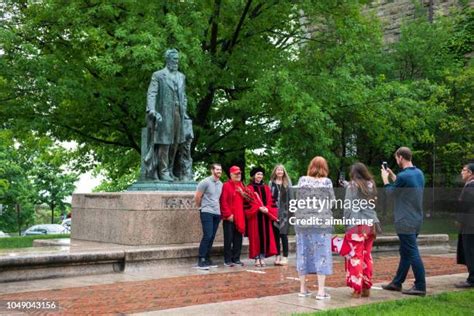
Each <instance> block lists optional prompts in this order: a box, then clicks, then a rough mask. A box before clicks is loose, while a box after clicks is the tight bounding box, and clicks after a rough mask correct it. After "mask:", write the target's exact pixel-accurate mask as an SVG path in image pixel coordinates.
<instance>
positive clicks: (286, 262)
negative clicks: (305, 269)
mask: <svg viewBox="0 0 474 316" xmlns="http://www.w3.org/2000/svg"><path fill="white" fill-rule="evenodd" d="M280 265H281V266H286V265H288V257H281V260H280Z"/></svg>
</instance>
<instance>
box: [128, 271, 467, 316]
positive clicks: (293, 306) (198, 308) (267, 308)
mask: <svg viewBox="0 0 474 316" xmlns="http://www.w3.org/2000/svg"><path fill="white" fill-rule="evenodd" d="M466 278H467V273H461V274H452V275H442V276H433V277H428V278H427V284H428V288H427V291H428V295H434V294H439V293H443V292H450V291H457V290H458V289H456V288H455V287H454V285H453V284H454V283H457V282H459V281H463V280H465V279H466ZM410 282H411V280H408V282H407V284H410ZM381 285H382V283H379V284H375V285H374V287H373V289H372V293H371V294H372V295H371V297H369V298H360V299H354V298H351V297H350V293H351V290H350V289H349V288H347V287H339V288H329V289H328V293H330V294H331V299H330V300H327V301H318V300H316V299H315V298H314V294H313V295H312V297H308V298H300V297H298V296H297V294H296V293H294V294H285V295H277V296H268V297H261V298H252V299H244V300H237V301H230V302H221V303H213V304H204V305H194V306H188V307H181V308H173V309H167V310H161V311H152V312H146V313H137V314H134V315H140V316H152V315H180V316H184V315H246V316H248V315H291V314H293V313H305V312H315V311H323V310H329V309H336V308H343V307H351V306H360V305H365V304H372V303H377V302H383V301H392V300H398V299H405V298H413V296H409V295H403V294H401V293H398V292H390V291H384V290H382V288H381Z"/></svg>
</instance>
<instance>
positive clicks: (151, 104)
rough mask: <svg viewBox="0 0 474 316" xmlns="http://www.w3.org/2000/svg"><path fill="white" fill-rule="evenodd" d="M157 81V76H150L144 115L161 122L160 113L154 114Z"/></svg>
mask: <svg viewBox="0 0 474 316" xmlns="http://www.w3.org/2000/svg"><path fill="white" fill-rule="evenodd" d="M158 88H159V81H158V76H156V75H155V74H153V75H152V76H151V81H150V85H149V86H148V93H147V103H146V113H147V115H148V116H151V117H154V118H156V119H157V120H158V121H161V115H160V113H158V112H156V108H155V106H156V97H157V95H158Z"/></svg>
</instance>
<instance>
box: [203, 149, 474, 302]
mask: <svg viewBox="0 0 474 316" xmlns="http://www.w3.org/2000/svg"><path fill="white" fill-rule="evenodd" d="M394 157H395V160H396V162H397V165H398V167H399V168H400V169H401V171H400V172H399V173H398V174H395V173H394V172H393V171H392V170H391V169H390V168H388V167H386V166H384V165H383V166H382V168H381V178H382V181H383V183H384V187H385V189H386V192H387V193H388V194H391V195H393V198H394V204H395V205H394V224H395V229H396V233H397V235H398V237H399V240H400V248H399V253H400V262H399V265H398V269H397V272H396V274H395V276H394V278H393V279H392V281H391V282H390V283H389V284H387V285H383V286H382V288H383V289H384V290H388V291H401V292H402V293H403V294H408V295H419V296H424V295H426V280H425V269H424V265H423V261H422V258H421V256H420V253H419V250H418V245H417V237H418V234H419V232H420V229H421V225H422V222H423V188H424V183H425V180H424V175H423V172H422V171H421V170H420V169H418V168H417V167H415V166H414V165H413V163H412V152H411V150H410V149H409V148H407V147H400V148H399V149H398V150H397V151H396V152H395V155H394ZM211 173H212V175H211V176H210V177H208V178H206V179H204V180H203V181H201V182H200V183H199V184H198V187H197V191H196V195H195V202H196V205H197V206H198V207H199V209H200V216H201V223H202V228H203V237H202V240H201V244H200V247H199V261H198V266H197V267H198V268H200V269H209V268H211V267H216V265H215V264H214V263H213V262H212V260H211V258H210V251H211V248H212V244H213V241H214V238H215V235H216V232H217V229H218V226H219V223H220V220H221V219H222V220H223V229H224V265H225V266H226V267H231V266H234V265H243V263H242V262H241V260H240V256H241V249H242V239H243V236H247V237H248V240H249V257H250V258H251V259H253V260H255V263H254V264H255V266H257V267H262V266H265V265H266V262H265V258H268V257H271V256H275V262H274V264H275V265H286V264H288V231H289V224H290V220H289V219H290V217H291V216H294V217H295V218H296V219H297V220H296V221H295V223H296V224H295V225H294V226H295V233H296V270H297V272H298V275H299V279H300V292H299V294H298V295H299V296H301V297H307V296H310V295H311V294H310V292H309V291H308V288H307V285H306V275H308V274H316V275H317V282H318V291H317V294H316V299H319V300H325V299H329V298H330V295H329V294H328V293H327V292H326V289H325V278H326V276H327V275H330V274H332V273H333V260H332V253H333V252H338V253H340V254H341V255H343V256H345V270H346V276H345V278H346V284H347V286H348V287H350V288H351V289H352V290H353V292H352V294H351V295H352V297H354V298H359V297H368V296H370V289H371V287H372V275H373V259H372V246H373V242H374V240H375V238H376V235H377V233H379V228H380V222H379V219H378V218H377V212H376V209H375V208H373V207H369V205H372V204H371V203H365V204H364V205H366V206H367V207H362V208H360V207H359V208H357V209H353V208H351V207H350V205H353V204H352V203H344V217H345V218H346V219H347V218H351V219H358V220H365V221H370V222H371V223H372V224H371V225H357V224H354V225H352V224H350V225H347V226H346V233H345V235H344V237H343V238H336V236H333V231H332V226H331V225H327V224H324V222H323V224H320V225H303V224H298V223H304V220H305V219H308V218H310V217H312V216H317V217H318V218H320V219H329V218H332V216H333V214H332V208H331V204H330V203H322V204H320V205H319V206H320V207H319V208H316V209H315V208H301V209H298V211H297V212H295V213H294V214H293V213H290V212H289V207H288V204H289V200H290V194H293V193H291V190H292V188H293V187H292V185H291V180H290V178H289V176H288V173H287V172H286V170H285V168H284V166H283V165H281V164H279V165H276V166H275V168H274V170H273V172H272V173H271V175H270V182H269V183H268V184H266V183H264V181H263V178H264V175H265V171H264V170H263V168H260V167H257V168H253V169H252V170H251V171H250V179H251V180H250V183H249V184H248V185H246V186H245V185H244V184H243V183H242V181H241V170H240V168H239V167H237V166H232V167H231V168H230V169H229V174H230V179H229V180H228V181H227V182H226V183H224V184H222V182H221V181H220V180H219V178H220V177H221V175H222V167H221V165H220V164H213V165H212V166H211ZM328 175H329V167H328V164H327V161H326V160H325V159H324V158H323V157H320V156H317V157H314V158H313V159H312V160H311V162H310V163H309V165H308V169H307V175H306V176H302V177H301V178H300V179H299V181H298V184H297V186H296V188H297V190H298V196H297V198H298V199H302V200H304V199H305V198H308V197H312V198H316V199H317V200H319V201H324V200H334V199H335V194H334V189H333V184H332V181H331V180H330V179H329V177H328ZM349 176H350V179H349V181H344V182H343V183H341V185H343V186H344V187H345V188H346V193H345V201H354V200H356V199H357V200H359V201H360V200H367V201H368V200H374V199H375V200H376V195H377V188H376V185H375V180H374V177H373V175H372V174H371V173H370V171H369V170H368V168H367V166H365V165H364V164H363V163H360V162H359V163H355V164H354V165H352V166H351V168H350V173H349ZM461 176H462V178H463V180H464V181H465V187H464V190H463V193H462V194H461V197H460V201H461V202H462V203H461V205H463V207H465V208H467V209H468V210H467V214H469V212H470V211H469V208H472V206H473V205H474V203H473V202H474V164H467V165H466V166H464V167H463V170H462V172H461ZM358 205H361V203H359V204H358ZM471 213H472V212H471ZM468 216H473V215H468ZM469 223H470V225H472V223H473V221H464V223H463V224H462V225H464V230H461V235H460V239H459V240H460V242H459V249H458V263H463V264H466V265H467V267H468V271H469V277H468V279H467V280H466V281H465V282H462V283H460V284H457V285H456V286H457V287H474V243H473V242H472V240H471V239H472V236H473V235H470V234H466V233H467V232H468V230H469V229H470V231H469V232H470V233H472V232H473V231H472V230H473V229H474V228H473V227H466V225H469ZM338 241H339V243H338ZM341 241H342V242H341ZM341 244H342V247H341ZM344 249H345V250H344ZM410 267H411V268H412V270H413V273H414V276H415V282H414V285H413V286H412V287H411V288H409V289H404V290H402V284H403V283H404V282H405V280H406V277H407V274H408V271H409V269H410Z"/></svg>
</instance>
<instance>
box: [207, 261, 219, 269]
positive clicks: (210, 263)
mask: <svg viewBox="0 0 474 316" xmlns="http://www.w3.org/2000/svg"><path fill="white" fill-rule="evenodd" d="M206 262H207V265H208V266H209V268H217V264H215V263H214V262H213V261H212V260H211V259H207V260H206Z"/></svg>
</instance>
